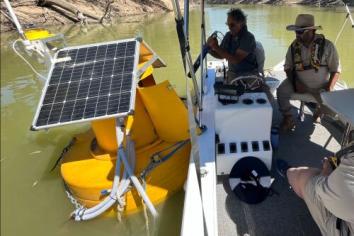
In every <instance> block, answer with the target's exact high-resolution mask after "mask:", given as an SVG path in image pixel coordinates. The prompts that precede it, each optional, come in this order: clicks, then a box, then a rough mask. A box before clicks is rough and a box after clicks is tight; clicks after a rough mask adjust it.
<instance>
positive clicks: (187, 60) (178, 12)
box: [172, 0, 200, 108]
mask: <svg viewBox="0 0 354 236" xmlns="http://www.w3.org/2000/svg"><path fill="white" fill-rule="evenodd" d="M172 5H173V11H174V12H175V18H176V22H177V24H178V22H181V21H183V17H182V15H181V10H180V7H179V3H178V0H172ZM182 30H183V29H182ZM177 33H179V32H178V29H177ZM181 36H182V37H183V39H182V40H183V41H184V43H185V46H184V50H183V49H181V50H182V52H181V53H182V57H185V58H183V60H185V61H184V64H185V66H188V69H189V72H190V73H191V75H192V82H193V88H194V92H195V93H196V96H195V98H196V103H197V107H198V108H199V107H200V100H199V88H198V83H197V79H196V77H195V73H194V70H193V61H192V57H191V54H190V48H189V42H188V40H187V37H186V32H184V30H183V32H182V35H181ZM180 43H181V41H180ZM184 52H185V55H184ZM184 69H185V72H186V68H184ZM185 74H186V75H187V73H185Z"/></svg>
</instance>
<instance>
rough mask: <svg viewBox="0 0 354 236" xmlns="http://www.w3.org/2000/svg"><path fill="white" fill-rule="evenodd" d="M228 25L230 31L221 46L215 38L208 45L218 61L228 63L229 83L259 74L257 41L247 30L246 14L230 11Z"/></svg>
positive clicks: (236, 10)
mask: <svg viewBox="0 0 354 236" xmlns="http://www.w3.org/2000/svg"><path fill="white" fill-rule="evenodd" d="M226 24H227V25H228V27H229V30H230V31H229V32H227V33H226V35H225V37H224V38H223V40H222V42H221V44H220V46H219V44H218V41H217V39H216V38H215V37H209V38H208V40H207V45H208V46H209V47H210V49H211V50H210V51H209V53H210V54H211V55H212V56H214V57H216V58H218V59H226V60H227V61H228V64H229V72H228V78H227V81H228V82H230V81H231V80H232V79H234V78H236V77H238V76H242V75H253V74H257V73H258V67H257V60H256V55H255V53H254V52H255V48H256V40H255V38H254V36H253V34H252V33H250V32H249V31H248V30H247V20H246V16H245V14H244V13H243V12H242V10H240V9H233V8H232V9H230V11H229V12H228V13H227V22H226Z"/></svg>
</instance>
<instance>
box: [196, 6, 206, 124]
mask: <svg viewBox="0 0 354 236" xmlns="http://www.w3.org/2000/svg"><path fill="white" fill-rule="evenodd" d="M200 8H201V25H200V26H201V29H200V51H201V53H200V95H199V101H200V107H199V111H198V113H199V117H198V121H199V124H198V125H199V127H202V113H201V111H202V110H203V95H204V61H203V46H204V44H205V43H206V42H205V18H204V0H201V1H200ZM205 58H207V57H205Z"/></svg>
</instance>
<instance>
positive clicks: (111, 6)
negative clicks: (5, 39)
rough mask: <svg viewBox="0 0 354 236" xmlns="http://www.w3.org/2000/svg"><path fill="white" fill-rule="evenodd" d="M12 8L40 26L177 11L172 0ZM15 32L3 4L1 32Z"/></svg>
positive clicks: (58, 2) (35, 1)
mask: <svg viewBox="0 0 354 236" xmlns="http://www.w3.org/2000/svg"><path fill="white" fill-rule="evenodd" d="M181 2H182V1H181ZM193 2H194V1H192V3H193ZM11 5H12V7H13V9H14V12H15V14H16V15H17V17H18V19H19V21H20V22H21V24H22V25H24V26H26V25H31V24H34V25H36V26H38V27H40V26H50V25H59V24H62V25H66V24H72V23H82V24H86V23H88V24H90V23H110V22H111V21H114V20H115V19H117V18H121V17H125V16H134V15H143V14H151V13H159V12H169V11H172V10H173V8H172V3H171V1H170V0H102V1H100V0H75V1H74V0H14V1H11ZM182 6H183V4H182ZM14 29H15V26H14V24H13V23H12V20H11V18H10V16H9V14H8V11H7V9H6V7H5V4H4V2H3V1H2V2H1V32H7V31H11V30H14Z"/></svg>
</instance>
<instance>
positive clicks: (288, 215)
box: [216, 103, 342, 236]
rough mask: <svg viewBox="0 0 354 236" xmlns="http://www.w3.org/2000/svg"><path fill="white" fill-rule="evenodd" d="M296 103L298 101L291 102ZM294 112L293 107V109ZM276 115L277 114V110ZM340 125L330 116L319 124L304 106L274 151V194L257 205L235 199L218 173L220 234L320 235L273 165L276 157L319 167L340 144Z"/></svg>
mask: <svg viewBox="0 0 354 236" xmlns="http://www.w3.org/2000/svg"><path fill="white" fill-rule="evenodd" d="M294 105H295V106H296V107H298V105H299V104H298V103H295V104H294ZM293 110H294V112H296V109H293ZM278 116H279V114H278ZM341 130H342V127H341V126H340V125H339V124H338V123H337V122H335V121H334V120H332V119H331V118H326V119H322V121H321V124H316V123H313V122H312V112H311V110H309V109H308V108H307V107H306V109H305V120H304V121H303V122H301V121H299V120H297V127H296V129H295V131H293V132H291V133H288V134H281V135H280V142H279V149H278V150H277V151H275V152H274V154H273V167H272V174H273V177H275V181H274V183H273V185H272V189H273V190H274V194H273V195H272V196H269V197H268V198H267V199H266V200H265V201H263V202H262V203H260V204H257V205H249V204H246V203H244V202H241V201H240V200H238V198H237V197H236V196H235V195H234V194H233V192H232V191H231V190H230V187H229V184H228V179H227V178H226V177H218V181H217V186H216V192H217V220H218V232H219V233H218V234H219V235H251V236H254V235H272V236H277V235H279V236H280V235H281V236H283V235H289V236H291V235H311V236H316V235H321V234H320V231H319V229H318V228H317V226H316V224H315V222H314V221H313V220H312V218H311V215H310V213H309V211H308V210H307V208H306V205H305V203H304V202H303V201H302V200H301V199H300V198H298V197H297V196H296V195H295V193H294V192H293V191H292V190H291V189H290V188H289V185H288V184H287V181H286V180H285V179H284V178H282V177H281V176H280V175H279V174H278V173H277V171H275V168H274V160H275V159H276V158H280V159H284V160H286V161H287V162H288V163H289V165H290V166H312V167H319V168H320V167H321V160H322V158H323V157H326V156H330V155H331V154H332V153H333V152H336V151H338V150H339V148H340V145H339V143H340V141H339V140H340V138H341Z"/></svg>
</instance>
